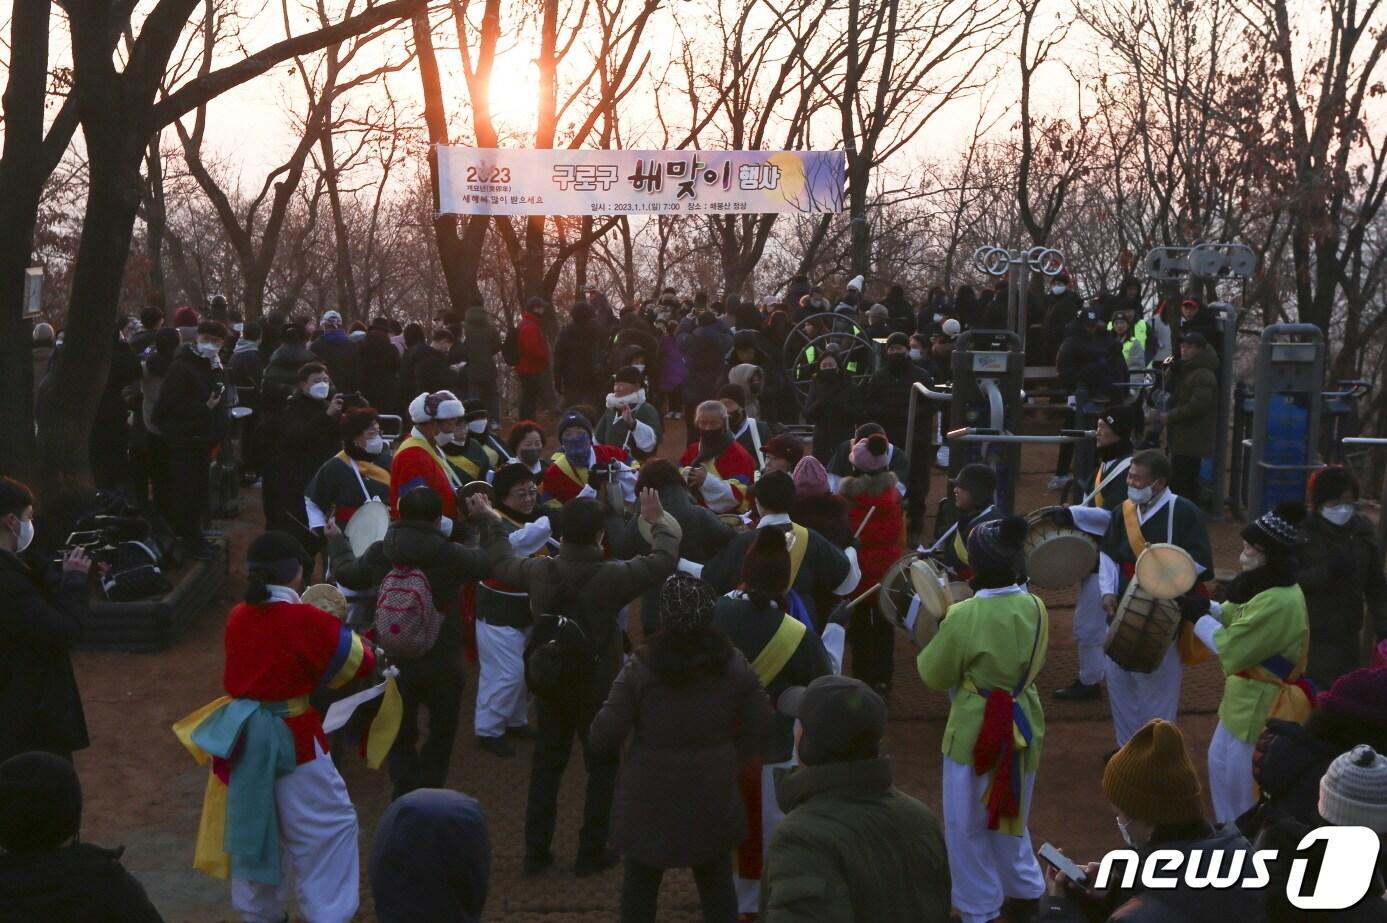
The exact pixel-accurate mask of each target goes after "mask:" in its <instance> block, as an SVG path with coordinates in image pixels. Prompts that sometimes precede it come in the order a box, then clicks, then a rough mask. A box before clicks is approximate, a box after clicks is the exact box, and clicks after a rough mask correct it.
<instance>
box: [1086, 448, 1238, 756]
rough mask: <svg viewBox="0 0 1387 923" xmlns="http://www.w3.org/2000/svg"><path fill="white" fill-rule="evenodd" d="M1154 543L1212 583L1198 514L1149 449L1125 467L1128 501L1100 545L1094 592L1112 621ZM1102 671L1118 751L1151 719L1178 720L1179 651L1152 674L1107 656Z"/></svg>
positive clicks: (1160, 455) (1203, 528)
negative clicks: (1177, 553) (1187, 560)
mask: <svg viewBox="0 0 1387 923" xmlns="http://www.w3.org/2000/svg"><path fill="white" fill-rule="evenodd" d="M1153 543H1168V544H1173V545H1176V546H1178V547H1180V548H1183V549H1184V550H1185V552H1186V553H1187V554H1189V556H1190V557H1191V558H1192V559H1193V560H1194V566H1195V569H1196V578H1197V581H1199V582H1202V581H1204V580H1208V579H1209V578H1211V577H1212V576H1213V573H1214V567H1213V562H1214V555H1213V550H1212V548H1211V547H1210V544H1209V529H1208V527H1207V525H1205V522H1204V514H1203V512H1201V511H1200V509H1199V507H1197V506H1195V505H1194V502H1193V501H1191V500H1189V499H1186V498H1185V497H1179V496H1176V495H1175V494H1174V493H1172V492H1171V490H1170V459H1168V458H1166V456H1165V454H1164V453H1162V452H1159V451H1157V450H1155V449H1148V450H1146V451H1144V452H1138V453H1137V454H1136V455H1135V456H1133V458H1132V463H1131V465H1130V466H1128V468H1127V499H1126V500H1125V501H1123V503H1122V505H1121V506H1120V507H1119V508H1118V509H1117V510H1115V511H1114V515H1113V516H1112V518H1111V519H1110V520H1109V522H1108V528H1107V531H1106V532H1104V533H1103V538H1102V539H1101V540H1100V541H1099V543H1098V589H1099V592H1100V593H1102V596H1103V608H1104V609H1105V610H1106V611H1107V613H1108V616H1109V618H1111V617H1113V616H1115V615H1117V609H1118V606H1117V603H1118V598H1119V597H1120V596H1121V595H1123V593H1124V592H1125V591H1126V589H1127V585H1128V584H1129V583H1130V582H1131V581H1132V578H1133V575H1134V574H1135V573H1136V563H1137V558H1138V557H1139V556H1140V555H1141V553H1142V552H1143V551H1144V550H1146V547H1147V545H1148V544H1153ZM1196 586H1198V583H1196ZM1104 672H1105V675H1106V676H1107V682H1108V700H1109V702H1110V703H1111V706H1112V716H1113V730H1114V732H1115V733H1116V736H1117V745H1118V746H1119V747H1121V746H1123V745H1124V744H1126V743H1127V741H1128V740H1130V739H1131V738H1132V735H1133V734H1135V733H1136V732H1137V730H1138V729H1139V728H1141V727H1142V725H1144V724H1146V722H1148V721H1150V720H1151V719H1152V718H1162V719H1164V720H1166V721H1170V722H1174V721H1175V716H1176V713H1177V712H1178V711H1179V707H1180V680H1181V677H1182V676H1183V669H1182V668H1181V665H1180V654H1179V652H1178V651H1177V645H1175V644H1172V645H1171V646H1170V649H1169V650H1167V651H1166V653H1165V656H1164V657H1163V658H1162V660H1161V662H1160V665H1159V666H1157V667H1156V669H1154V670H1153V671H1152V672H1150V673H1137V672H1133V671H1130V670H1124V669H1123V668H1122V667H1120V666H1118V665H1117V664H1116V663H1115V662H1114V661H1113V659H1112V658H1111V657H1109V658H1107V662H1106V664H1105V670H1104Z"/></svg>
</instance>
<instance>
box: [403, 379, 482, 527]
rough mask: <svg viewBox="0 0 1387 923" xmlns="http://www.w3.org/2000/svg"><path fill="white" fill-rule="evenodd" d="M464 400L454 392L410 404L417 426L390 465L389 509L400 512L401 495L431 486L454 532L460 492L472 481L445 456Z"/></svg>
mask: <svg viewBox="0 0 1387 923" xmlns="http://www.w3.org/2000/svg"><path fill="white" fill-rule="evenodd" d="M462 415H463V409H462V401H460V400H458V399H457V398H456V397H454V396H453V392H451V391H435V392H433V393H431V394H420V395H419V396H418V397H416V398H414V399H413V400H412V401H410V402H409V419H410V421H411V422H412V423H413V424H414V428H413V429H411V430H410V433H409V436H408V437H406V438H405V439H404V441H402V442H401V443H400V444H399V446H398V447H397V448H396V449H395V460H394V461H393V462H391V464H390V509H391V511H393V512H398V511H399V508H400V507H399V504H400V495H401V494H403V493H405V492H406V491H408V490H412V489H413V488H415V487H429V488H432V489H433V492H434V493H436V494H438V495H439V496H440V497H442V498H443V519H444V520H445V522H444V525H445V527H446V528H447V530H448V532H447V533H446V534H451V533H452V528H453V525H454V523H455V522H456V521H457V518H458V507H457V492H458V488H459V487H461V486H462V485H463V484H464V483H465V482H466V481H467V480H470V478H465V477H464V476H463V473H462V472H461V471H460V470H458V468H456V467H454V465H453V463H452V461H451V460H450V459H449V458H448V456H447V455H445V454H444V453H443V449H442V447H443V446H446V445H450V444H451V443H452V441H453V434H454V432H455V431H456V430H457V428H458V425H459V423H460V421H461V420H462Z"/></svg>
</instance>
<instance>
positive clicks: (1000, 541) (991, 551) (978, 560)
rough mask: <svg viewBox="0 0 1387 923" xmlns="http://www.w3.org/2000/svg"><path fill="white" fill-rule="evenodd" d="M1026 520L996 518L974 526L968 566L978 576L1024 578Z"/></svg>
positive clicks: (970, 539) (1013, 517) (969, 535)
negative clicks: (1023, 546)
mask: <svg viewBox="0 0 1387 923" xmlns="http://www.w3.org/2000/svg"><path fill="white" fill-rule="evenodd" d="M1027 528H1028V526H1027V525H1026V520H1024V519H1022V518H1021V517H1020V516H1008V517H1006V518H1005V519H994V520H992V521H990V522H984V523H982V524H980V525H977V526H974V527H973V531H971V532H969V533H968V565H969V566H970V567H971V568H972V569H973V571H974V573H976V574H977V575H978V576H979V577H982V578H988V577H994V578H995V577H1006V578H1012V577H1017V578H1019V577H1021V576H1023V575H1024V574H1025V572H1026V561H1025V558H1024V556H1023V555H1022V554H1021V545H1022V543H1023V542H1025V540H1026V530H1027Z"/></svg>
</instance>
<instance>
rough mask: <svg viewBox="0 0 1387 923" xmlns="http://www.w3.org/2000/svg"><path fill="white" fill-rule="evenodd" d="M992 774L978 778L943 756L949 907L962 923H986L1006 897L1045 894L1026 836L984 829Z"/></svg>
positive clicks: (1031, 780)
mask: <svg viewBox="0 0 1387 923" xmlns="http://www.w3.org/2000/svg"><path fill="white" fill-rule="evenodd" d="M991 778H992V774H991V773H988V774H987V775H981V776H980V775H978V774H977V773H976V772H974V771H973V767H972V766H965V765H963V764H962V763H956V762H954V761H953V760H951V759H949V758H948V757H947V756H946V757H944V842H945V845H946V846H947V847H948V850H949V874H950V876H952V878H953V904H954V906H955V907H957V908H958V912H959V917H960V919H962V921H963V923H988V921H990V920H994V919H996V918H997V917H998V916H999V915H1000V914H1001V912H1002V902H1003V901H1004V900H1006V899H1007V898H1009V897H1012V898H1017V899H1019V900H1032V899H1034V898H1038V897H1040V896H1041V895H1042V894H1044V893H1045V876H1044V874H1042V873H1041V871H1040V863H1039V862H1037V861H1036V858H1035V850H1033V849H1031V833H1030V830H1029V829H1028V828H1027V829H1025V830H1024V833H1023V835H1021V836H1008V835H1007V834H1005V833H1000V832H998V831H996V830H988V829H987V805H985V804H984V803H983V801H982V797H983V792H985V791H986V790H987V783H988V781H989V780H990V779H991ZM1034 790H1035V773H1033V772H1028V773H1026V775H1025V778H1024V780H1023V782H1022V789H1021V798H1022V800H1021V821H1022V826H1023V828H1024V827H1025V824H1026V822H1027V819H1028V818H1029V817H1030V813H1031V795H1032V794H1033V792H1034Z"/></svg>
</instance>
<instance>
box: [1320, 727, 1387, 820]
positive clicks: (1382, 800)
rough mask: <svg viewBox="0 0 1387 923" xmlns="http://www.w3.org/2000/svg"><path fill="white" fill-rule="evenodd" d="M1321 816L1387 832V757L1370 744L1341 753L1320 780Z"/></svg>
mask: <svg viewBox="0 0 1387 923" xmlns="http://www.w3.org/2000/svg"><path fill="white" fill-rule="evenodd" d="M1319 811H1320V817H1323V818H1324V819H1325V820H1327V821H1328V822H1329V823H1331V824H1340V825H1345V826H1347V825H1352V826H1357V827H1367V828H1368V829H1370V830H1372V831H1373V832H1375V833H1387V758H1384V757H1382V756H1380V755H1379V754H1378V753H1377V751H1376V750H1374V749H1373V748H1372V747H1370V746H1368V745H1367V744H1359V745H1358V746H1356V747H1354V748H1353V749H1352V750H1350V751H1349V752H1347V753H1341V754H1340V755H1339V756H1338V757H1337V758H1336V759H1335V760H1334V762H1332V763H1330V764H1329V768H1328V769H1326V770H1325V771H1324V777H1323V778H1321V779H1320V804H1319Z"/></svg>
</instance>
